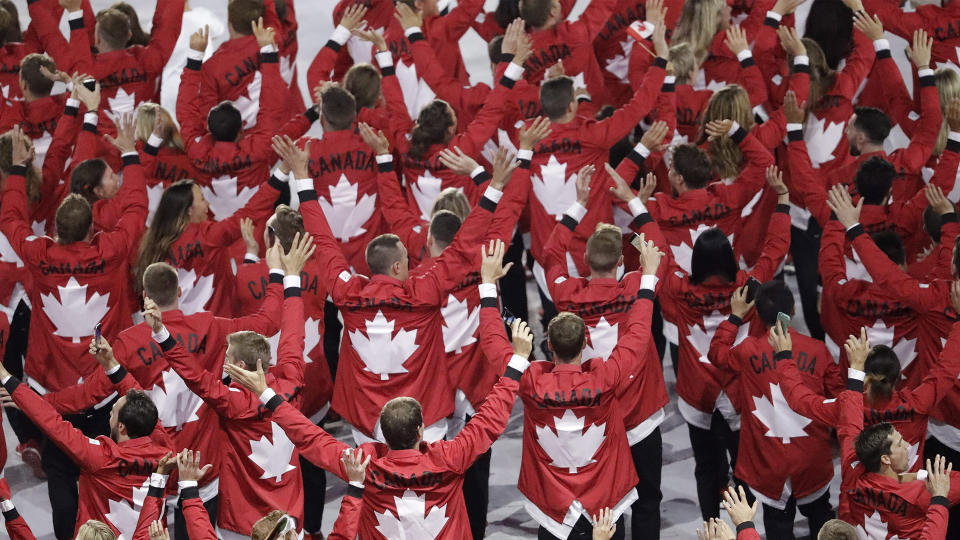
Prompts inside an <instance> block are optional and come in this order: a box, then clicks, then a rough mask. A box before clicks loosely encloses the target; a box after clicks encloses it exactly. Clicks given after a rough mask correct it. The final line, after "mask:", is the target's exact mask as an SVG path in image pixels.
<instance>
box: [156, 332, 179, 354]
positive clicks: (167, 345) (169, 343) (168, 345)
mask: <svg viewBox="0 0 960 540" xmlns="http://www.w3.org/2000/svg"><path fill="white" fill-rule="evenodd" d="M168 333H169V331H168ZM176 345H177V340H175V339H173V334H170V335H169V336H167V339H165V340H163V341H162V342H161V343H160V350H161V351H163V352H167V351H169V350H170V349H172V348H174V347H176Z"/></svg>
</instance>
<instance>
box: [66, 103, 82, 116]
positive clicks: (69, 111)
mask: <svg viewBox="0 0 960 540" xmlns="http://www.w3.org/2000/svg"><path fill="white" fill-rule="evenodd" d="M79 113H80V108H79V107H73V106H70V105H67V106H66V107H65V108H64V109H63V114H66V115H68V116H77V114H79Z"/></svg>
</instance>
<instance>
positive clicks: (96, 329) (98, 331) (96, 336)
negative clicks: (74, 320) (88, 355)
mask: <svg viewBox="0 0 960 540" xmlns="http://www.w3.org/2000/svg"><path fill="white" fill-rule="evenodd" d="M102 332H103V323H97V325H96V326H94V327H93V341H94V343H96V344H97V350H98V351H99V350H100V336H101V334H102Z"/></svg>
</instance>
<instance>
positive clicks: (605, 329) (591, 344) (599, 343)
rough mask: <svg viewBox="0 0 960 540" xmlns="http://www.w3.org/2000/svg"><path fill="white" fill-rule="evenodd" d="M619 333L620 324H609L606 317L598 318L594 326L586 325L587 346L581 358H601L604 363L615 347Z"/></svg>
mask: <svg viewBox="0 0 960 540" xmlns="http://www.w3.org/2000/svg"><path fill="white" fill-rule="evenodd" d="M619 331H620V323H614V324H610V323H609V322H607V319H606V317H600V320H599V321H597V324H596V325H595V326H589V325H587V335H589V336H590V339H589V340H587V346H586V347H584V349H583V355H582V357H583V358H584V359H590V358H602V359H603V360H604V362H606V360H607V358H610V353H612V352H613V348H614V347H616V346H617V333H618V332H619Z"/></svg>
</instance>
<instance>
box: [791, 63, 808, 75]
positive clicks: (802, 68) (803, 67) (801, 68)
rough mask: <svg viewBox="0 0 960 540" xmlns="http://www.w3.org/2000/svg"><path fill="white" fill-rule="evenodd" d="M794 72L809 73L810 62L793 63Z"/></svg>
mask: <svg viewBox="0 0 960 540" xmlns="http://www.w3.org/2000/svg"><path fill="white" fill-rule="evenodd" d="M793 72H794V73H806V74H808V75H809V74H810V64H794V65H793Z"/></svg>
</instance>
